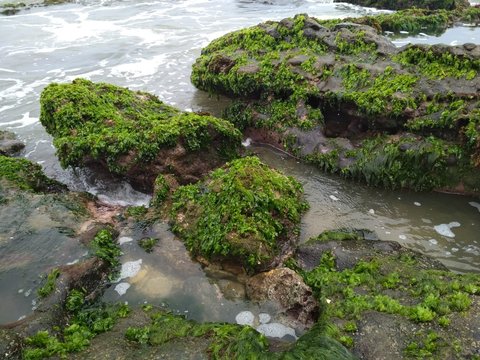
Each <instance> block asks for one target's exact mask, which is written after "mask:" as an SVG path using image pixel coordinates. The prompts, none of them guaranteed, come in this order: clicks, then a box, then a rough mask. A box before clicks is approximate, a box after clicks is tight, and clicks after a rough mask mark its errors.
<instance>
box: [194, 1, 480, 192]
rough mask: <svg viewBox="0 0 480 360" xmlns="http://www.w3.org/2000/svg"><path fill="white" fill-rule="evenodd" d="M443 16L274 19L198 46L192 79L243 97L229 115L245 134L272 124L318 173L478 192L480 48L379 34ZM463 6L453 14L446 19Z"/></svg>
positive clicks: (205, 87) (396, 185)
mask: <svg viewBox="0 0 480 360" xmlns="http://www.w3.org/2000/svg"><path fill="white" fill-rule="evenodd" d="M441 14H443V13H442V12H438V13H432V12H428V11H426V10H411V11H405V12H401V13H396V14H391V15H385V14H383V15H379V16H377V17H364V18H361V19H346V20H344V21H343V22H338V21H321V20H317V19H315V18H312V17H309V16H308V15H304V14H302V15H297V16H295V17H294V18H293V19H291V18H290V19H285V20H282V21H280V22H277V23H275V22H272V21H270V22H268V23H265V24H260V25H258V26H255V27H252V28H250V29H245V30H239V31H236V32H233V33H230V34H228V35H227V36H225V37H222V38H220V39H217V40H216V41H215V42H214V43H212V45H211V46H207V47H206V48H205V49H203V52H202V56H201V57H200V58H198V59H197V61H196V62H195V64H194V66H193V73H192V81H193V83H194V85H196V86H197V87H199V88H200V89H203V90H206V91H209V92H218V93H223V94H226V95H230V96H236V97H239V98H241V100H238V101H237V102H235V103H234V104H233V105H232V106H231V108H230V109H227V111H226V118H227V119H229V120H231V121H232V122H233V123H235V124H236V125H237V126H238V127H239V128H241V129H246V133H248V134H249V136H250V134H251V133H254V131H250V130H248V128H250V127H254V128H256V129H267V130H268V131H270V132H273V131H274V132H277V134H278V137H279V138H280V143H282V144H284V146H285V148H286V149H287V150H288V151H289V152H290V153H293V154H294V155H295V156H299V157H300V158H301V159H304V160H306V161H308V162H312V163H314V164H317V165H318V166H319V167H321V168H323V169H324V170H326V171H330V172H338V173H341V174H342V175H344V176H346V177H350V178H354V179H361V180H363V181H365V182H367V183H368V184H371V185H380V186H384V187H387V188H410V189H414V190H433V189H436V190H442V191H443V190H455V191H458V189H463V191H464V192H468V193H474V194H476V193H480V173H479V172H478V167H479V166H480V132H479V131H480V128H478V126H477V125H476V122H475V121H476V120H475V119H476V118H477V117H478V108H479V106H480V98H479V96H478V89H480V75H479V68H478V62H479V61H480V46H477V45H473V44H467V45H462V46H447V45H408V46H405V47H403V48H396V47H395V46H394V44H393V43H392V42H391V41H390V40H389V39H388V38H386V37H384V36H382V35H380V34H379V30H382V31H384V30H386V29H387V28H388V27H396V28H397V27H398V29H400V28H401V26H403V25H402V24H407V25H408V27H411V28H415V30H414V31H417V30H418V31H423V30H421V29H422V27H423V26H426V24H425V21H427V20H426V19H429V20H428V21H434V19H435V22H436V21H437V20H438V19H439V18H442V16H444V15H441ZM468 14H469V12H468V11H467V10H465V11H463V10H458V11H457V12H455V14H454V13H452V14H450V15H451V18H449V19H451V20H454V19H461V18H463V16H465V17H468V16H470V15H468ZM472 16H473V15H472ZM475 16H476V15H475ZM478 17H479V18H480V14H479V15H478ZM437 18H438V19H437ZM447 18H448V17H447ZM422 19H423V20H422ZM449 21H450V20H449ZM442 24H443V25H445V26H446V24H445V23H442ZM368 25H372V26H375V28H374V27H371V26H368ZM407 25H405V26H407ZM443 25H442V26H443ZM275 26H276V28H277V32H278V33H279V34H280V36H278V34H277V36H275V37H272V36H271V35H270V34H269V33H267V32H266V31H265V29H266V28H268V29H272V28H274V27H275ZM299 29H303V32H301V31H299ZM250 32H253V33H255V41H254V44H252V41H251V37H250V36H247V35H248V34H250ZM245 39H249V40H248V41H247V40H245ZM232 44H234V45H235V48H236V49H237V50H236V52H235V54H233V55H232V54H231V51H230V50H229V49H231V47H232ZM259 48H261V50H259ZM286 49H288V50H286ZM292 49H295V51H294V53H295V54H296V55H294V56H292V55H291V54H292ZM245 53H248V54H249V56H248V60H247V63H246V64H242V66H241V69H249V68H250V67H252V68H254V69H255V70H254V71H243V70H242V71H241V73H239V69H238V67H235V66H232V67H229V68H228V70H225V71H224V72H220V73H219V72H214V71H210V70H209V69H210V68H211V67H214V68H216V65H215V64H217V62H218V60H217V59H221V58H223V57H225V56H227V57H229V59H230V61H232V62H234V61H236V59H237V58H241V59H243V60H242V61H245V56H244V55H245ZM272 54H275V55H272ZM446 59H450V60H448V61H447V60H446ZM222 69H226V68H225V67H222ZM222 71H223V70H222ZM232 79H234V80H232ZM439 94H450V95H449V97H445V96H439ZM467 133H468V134H469V135H467V136H465V134H467ZM250 137H251V136H250ZM272 138H273V136H272ZM331 138H335V140H332V139H331ZM336 139H338V141H337V140H336ZM384 149H387V150H384ZM453 156H455V159H456V161H452V159H453ZM419 159H421V160H419ZM397 165H398V166H397Z"/></svg>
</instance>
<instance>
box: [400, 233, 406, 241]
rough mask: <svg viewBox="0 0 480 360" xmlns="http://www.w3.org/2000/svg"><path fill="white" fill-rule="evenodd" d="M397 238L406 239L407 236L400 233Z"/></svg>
mask: <svg viewBox="0 0 480 360" xmlns="http://www.w3.org/2000/svg"><path fill="white" fill-rule="evenodd" d="M398 238H399V239H400V240H407V237H406V236H405V235H403V234H402V235H398Z"/></svg>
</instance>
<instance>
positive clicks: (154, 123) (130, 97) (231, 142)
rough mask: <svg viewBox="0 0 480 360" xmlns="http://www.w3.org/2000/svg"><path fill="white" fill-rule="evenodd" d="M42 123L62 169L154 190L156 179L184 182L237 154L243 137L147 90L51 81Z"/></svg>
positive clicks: (227, 125)
mask: <svg viewBox="0 0 480 360" xmlns="http://www.w3.org/2000/svg"><path fill="white" fill-rule="evenodd" d="M40 102H41V114H40V121H41V123H42V124H43V126H45V129H46V130H47V132H48V133H50V134H51V135H52V136H53V137H54V145H55V147H56V148H57V155H58V157H59V159H60V162H61V164H62V165H63V166H65V167H66V166H74V167H75V166H92V167H96V168H100V169H102V170H104V171H108V172H110V173H112V174H114V175H117V176H122V177H125V178H126V179H128V180H129V181H131V183H132V184H133V185H135V186H137V187H139V188H141V189H147V190H151V189H152V188H153V184H154V181H155V178H156V176H157V175H158V174H160V173H163V174H173V175H174V176H175V177H176V178H177V181H178V182H179V183H181V184H185V183H189V182H193V181H196V180H198V179H199V177H201V176H202V175H204V174H205V173H207V172H208V171H209V170H211V169H213V168H215V167H217V166H219V165H221V164H223V163H224V162H225V161H226V160H228V159H230V158H231V157H232V156H235V155H236V153H237V151H238V150H239V148H240V133H239V132H238V130H236V129H235V128H234V127H233V125H232V124H231V123H229V122H228V121H225V120H222V119H218V118H215V117H212V116H207V115H198V114H195V113H187V112H181V111H179V110H177V109H175V108H173V107H171V106H168V105H166V104H164V103H163V102H161V101H160V100H159V99H158V98H157V97H156V96H154V95H152V94H148V93H145V92H137V91H131V90H128V89H126V88H122V87H118V86H114V85H110V84H105V83H98V84H95V83H93V82H90V81H88V80H83V79H77V80H74V81H73V82H72V83H71V84H50V85H49V86H47V87H46V88H45V89H44V90H43V92H42V95H41V99H40Z"/></svg>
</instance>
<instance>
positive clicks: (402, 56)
mask: <svg viewBox="0 0 480 360" xmlns="http://www.w3.org/2000/svg"><path fill="white" fill-rule="evenodd" d="M393 60H394V61H396V62H398V63H399V64H402V65H403V66H404V67H409V68H415V69H416V70H417V71H419V72H420V73H421V74H422V75H425V76H426V77H427V78H429V79H444V78H446V77H453V78H456V79H460V78H464V79H465V80H472V79H474V78H475V77H476V76H477V73H478V71H479V70H480V59H477V60H473V59H469V58H464V57H460V56H457V55H455V54H452V53H451V52H447V51H442V52H437V53H436V52H435V51H434V49H432V48H426V49H425V48H423V47H419V46H416V45H410V46H409V47H408V48H407V49H405V50H403V51H402V52H400V53H399V54H398V55H396V56H394V57H393Z"/></svg>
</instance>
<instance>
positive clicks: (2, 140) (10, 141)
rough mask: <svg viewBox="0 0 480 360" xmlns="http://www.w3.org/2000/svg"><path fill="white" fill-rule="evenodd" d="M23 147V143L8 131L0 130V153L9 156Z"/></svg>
mask: <svg viewBox="0 0 480 360" xmlns="http://www.w3.org/2000/svg"><path fill="white" fill-rule="evenodd" d="M24 148H25V144H24V143H23V142H21V141H19V140H17V139H16V136H15V134H13V133H11V132H9V131H3V130H2V131H0V155H6V156H11V155H14V154H16V153H18V152H20V151H21V150H23V149H24Z"/></svg>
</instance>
